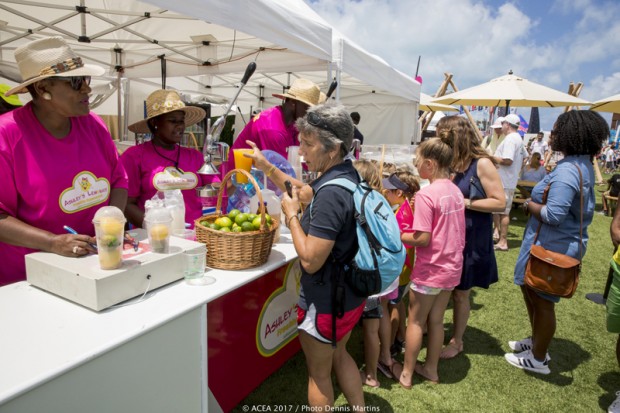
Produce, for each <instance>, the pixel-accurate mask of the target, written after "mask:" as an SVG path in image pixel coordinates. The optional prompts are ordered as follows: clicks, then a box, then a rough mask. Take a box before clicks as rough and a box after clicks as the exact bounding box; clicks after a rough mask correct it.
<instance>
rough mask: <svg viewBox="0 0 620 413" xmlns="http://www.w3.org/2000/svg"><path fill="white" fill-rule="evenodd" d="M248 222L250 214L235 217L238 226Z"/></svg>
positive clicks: (243, 213)
mask: <svg viewBox="0 0 620 413" xmlns="http://www.w3.org/2000/svg"><path fill="white" fill-rule="evenodd" d="M247 220H248V214H246V213H245V212H242V213H240V214H239V215H237V216H236V217H235V223H236V224H237V225H241V224H243V223H244V222H246V221H247Z"/></svg>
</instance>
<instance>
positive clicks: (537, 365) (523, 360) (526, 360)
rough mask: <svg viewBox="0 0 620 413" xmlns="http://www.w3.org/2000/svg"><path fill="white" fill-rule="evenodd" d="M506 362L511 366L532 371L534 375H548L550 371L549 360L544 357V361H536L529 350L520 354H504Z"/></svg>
mask: <svg viewBox="0 0 620 413" xmlns="http://www.w3.org/2000/svg"><path fill="white" fill-rule="evenodd" d="M504 358H505V359H506V361H507V362H508V363H510V364H512V365H513V366H515V367H517V368H519V369H523V370H527V371H532V372H534V373H540V374H549V373H551V370H549V359H548V358H547V357H545V360H544V361H538V360H536V359H535V358H534V355H533V354H532V351H531V350H527V351H524V352H522V353H517V354H515V353H506V354H505V355H504Z"/></svg>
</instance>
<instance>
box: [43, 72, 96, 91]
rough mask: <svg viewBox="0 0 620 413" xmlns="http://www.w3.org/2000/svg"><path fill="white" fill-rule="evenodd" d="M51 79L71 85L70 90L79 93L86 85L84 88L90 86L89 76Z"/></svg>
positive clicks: (54, 77)
mask: <svg viewBox="0 0 620 413" xmlns="http://www.w3.org/2000/svg"><path fill="white" fill-rule="evenodd" d="M52 78H53V79H56V80H62V81H63V82H69V83H71V89H73V90H75V91H79V90H81V89H82V86H84V83H86V86H90V79H91V77H90V76H53V77H52Z"/></svg>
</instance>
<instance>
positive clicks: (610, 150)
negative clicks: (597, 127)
mask: <svg viewBox="0 0 620 413" xmlns="http://www.w3.org/2000/svg"><path fill="white" fill-rule="evenodd" d="M615 159H616V153H615V151H614V147H613V145H610V146H609V147H607V150H605V173H606V174H610V173H612V172H613V171H614V170H615V169H616V163H615Z"/></svg>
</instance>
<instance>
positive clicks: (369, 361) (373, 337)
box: [362, 318, 380, 387]
mask: <svg viewBox="0 0 620 413" xmlns="http://www.w3.org/2000/svg"><path fill="white" fill-rule="evenodd" d="M379 322H380V320H379V319H378V318H367V319H364V320H363V321H362V329H363V332H364V361H365V362H366V367H365V369H364V378H363V379H362V382H363V383H364V384H367V385H369V386H374V387H376V386H379V382H378V381H377V360H379Z"/></svg>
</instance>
